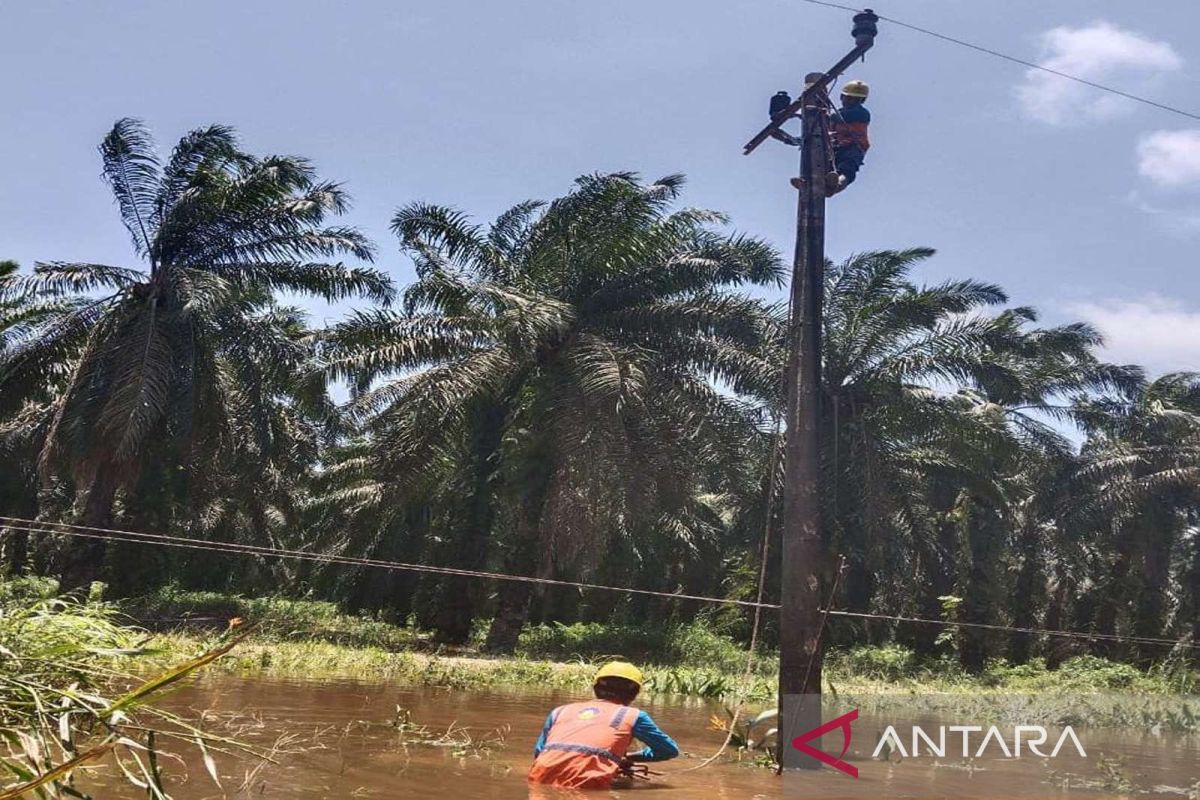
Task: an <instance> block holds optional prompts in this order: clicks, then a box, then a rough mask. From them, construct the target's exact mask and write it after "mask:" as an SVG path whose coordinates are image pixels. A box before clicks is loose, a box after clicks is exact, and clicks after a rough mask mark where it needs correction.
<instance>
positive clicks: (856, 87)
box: [842, 81, 871, 99]
mask: <svg viewBox="0 0 1200 800" xmlns="http://www.w3.org/2000/svg"><path fill="white" fill-rule="evenodd" d="M870 93H871V87H870V86H867V84H866V83H864V82H863V81H846V85H845V86H843V87H842V94H844V95H846V96H847V97H861V98H863V99H866V97H867V95H869V94H870Z"/></svg>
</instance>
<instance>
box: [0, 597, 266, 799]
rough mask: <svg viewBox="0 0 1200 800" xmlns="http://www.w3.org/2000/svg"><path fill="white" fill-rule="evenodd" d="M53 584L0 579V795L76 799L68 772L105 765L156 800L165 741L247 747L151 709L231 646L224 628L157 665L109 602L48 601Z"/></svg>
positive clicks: (202, 747) (168, 743) (142, 633)
mask: <svg viewBox="0 0 1200 800" xmlns="http://www.w3.org/2000/svg"><path fill="white" fill-rule="evenodd" d="M53 588H54V587H53V583H52V582H51V583H47V582H44V581H38V580H35V579H20V580H2V579H0V794H4V796H6V797H7V796H10V795H11V796H14V797H15V796H23V797H24V796H30V797H32V796H35V795H36V796H38V797H64V796H83V795H82V794H79V793H78V792H76V793H74V794H72V793H71V791H72V790H71V784H72V781H73V779H74V778H73V776H74V773H75V772H76V771H77V769H78V768H79V767H80V766H81V765H83V764H85V763H96V762H105V763H107V764H108V766H109V767H111V768H113V769H115V770H117V774H124V775H125V776H126V777H128V778H129V780H130V782H131V783H135V784H140V785H143V788H146V786H147V785H148V786H149V787H152V789H153V792H152V796H155V797H160V796H162V792H161V791H159V790H160V789H161V788H162V781H163V780H164V778H163V776H162V774H161V773H160V772H159V769H158V763H159V759H160V758H166V757H173V756H172V750H171V749H164V747H166V748H175V747H183V748H191V749H199V750H201V751H205V749H206V748H217V749H221V750H224V751H238V752H242V753H246V752H254V751H253V750H250V749H249V748H247V747H245V746H243V745H242V744H240V743H238V742H236V741H233V740H232V739H230V738H227V737H224V736H220V735H216V734H213V733H210V732H207V731H202V730H200V729H198V728H196V727H195V726H194V725H192V724H191V723H189V722H187V721H186V720H183V719H181V718H180V717H178V716H176V715H174V714H171V713H169V712H167V711H164V710H162V709H160V708H158V707H157V706H156V705H155V701H156V699H157V698H158V697H160V696H161V694H162V692H163V691H164V690H167V689H169V688H170V687H171V686H172V685H174V684H176V683H177V682H178V681H180V680H182V679H184V678H185V677H187V676H189V675H191V674H192V673H194V672H195V671H197V670H200V669H203V668H204V667H205V666H207V665H208V664H209V663H211V662H212V661H213V660H215V659H218V658H219V657H220V656H221V655H222V654H223V653H225V652H226V651H227V650H228V649H230V648H232V647H233V646H234V645H235V644H236V639H232V638H230V636H229V635H228V632H227V634H226V635H225V636H224V637H222V636H220V635H218V636H216V637H213V638H214V641H213V642H212V644H211V645H210V646H208V647H206V649H205V651H203V652H200V651H198V649H197V647H195V646H194V645H193V646H192V647H190V648H178V649H177V650H176V651H175V652H173V653H172V656H173V658H172V659H171V661H170V662H169V663H164V662H163V661H162V660H161V658H150V657H148V654H147V652H146V650H145V648H144V646H143V645H144V641H145V639H146V632H145V631H142V630H139V629H137V628H133V627H130V626H129V625H128V624H126V620H125V619H124V618H122V617H121V616H120V615H119V614H118V613H117V611H116V609H115V608H114V607H113V606H111V605H110V604H105V603H100V602H96V601H94V600H87V601H84V600H78V599H73V598H70V597H67V598H62V599H59V598H54V597H48V596H47V594H49V593H50V592H52V591H53ZM127 770H129V771H127ZM134 772H137V773H138V776H140V777H138V776H134V774H133V773H134ZM154 792H157V794H155V793H154Z"/></svg>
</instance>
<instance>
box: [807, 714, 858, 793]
mask: <svg viewBox="0 0 1200 800" xmlns="http://www.w3.org/2000/svg"><path fill="white" fill-rule="evenodd" d="M856 719H858V709H857V708H856V709H854V710H853V711H851V712H849V713H847V714H842V715H841V716H840V717H838V718H837V719H833V720H830V721H829V722H826V723H825V724H824V725H822V726H820V727H819V728H813V729H812V730H811V731H809V732H808V733H802V734H800V735H799V736H797V737H796V738H795V739H792V747H794V748H796V749H797V750H799V751H800V752H801V753H804V754H805V755H809V756H812V757H813V758H815V759H816V760H817V761H820V762H821V763H822V764H828V765H829V766H831V767H833V768H834V769H839V770H841V771H842V772H844V773H846V774H847V775H849V776H850V777H852V778H857V777H858V767H856V766H854V765H853V764H847V763H846V762H845V761H842V758H843V757H845V755H846V751H847V750H849V749H850V723H851V722H854V720H856ZM838 728H841V729H842V752H841V754H840V755H839V756H838V757H837V758H834V757H833V756H831V755H829V754H828V753H826V752H824V751H823V750H818V749H817V748H815V747H813V746H812V745H810V744H809V742H811V741H812V740H813V739H820V738H821V737H822V736H824V735H825V734H827V733H829V732H830V731H832V730H836V729H838Z"/></svg>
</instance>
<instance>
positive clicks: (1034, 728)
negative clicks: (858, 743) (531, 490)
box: [871, 725, 1087, 758]
mask: <svg viewBox="0 0 1200 800" xmlns="http://www.w3.org/2000/svg"><path fill="white" fill-rule="evenodd" d="M983 730H984V729H983V726H981V725H942V726H940V727H939V728H938V729H937V732H938V736H937V740H936V741H935V740H934V739H933V737H931V736H930V735H929V734H928V733H926V732H925V729H924V728H922V727H920V726H919V725H914V726H913V728H912V738H911V739H910V743H911V745H912V747H911V749H909V750H905V749H904V741H903V740H902V739H901V738H900V734H898V733H896V729H895V727H893V726H891V725H888V726H887V729H886V730H884V732H883V736H881V737H879V744H877V745H875V752H874V753H872V754H871V757H872V758H878V757H879V754H880V753H881V752H883V746H884V745H885V744H890V745H891V747H892V748H893V749H894V750H895V751H896V752H898V753H899V754H900V755H902V756H904V757H905V758H909V757H916V756H919V755H920V754H921V742H924V743H925V749H926V750H928V751H929V755H931V756H937V757H939V758H945V757H946V750H947V747H946V732H947V731H949V732H950V733H951V734H961V737H962V750H961V752H960V753H959V754H960V755H961V756H962V757H963V758H972V757H974V758H980V757H982V756H984V755H986V754H987V753H988V752H991V751H989V745H990V744H991V743H993V742H994V743H995V745H996V747H998V748H999V749H1000V752H1002V753H1004V757H1005V758H1021V745H1022V744H1024V745H1025V747H1026V748H1027V749H1028V750H1029V752H1030V753H1032V754H1033V755H1035V756H1037V757H1038V758H1056V757H1057V756H1058V752H1059V751H1060V750H1062V748H1063V745H1064V744H1066V743H1067V740H1070V742H1071V744H1072V745H1073V746H1074V747H1075V752H1077V753H1079V756H1080V758H1087V753H1086V752H1085V751H1084V749H1083V744H1082V743H1081V742H1080V741H1079V737H1078V736H1076V735H1075V731H1074V730H1072V729H1071V726H1070V725H1068V726H1067V727H1065V728H1063V732H1062V733H1061V734H1059V737H1058V741H1057V742H1056V743H1055V745H1054V749H1053V750H1051V751H1050V752H1049V753H1048V754H1047V753H1043V752H1042V751H1041V750H1039V749H1038V748H1039V747H1041V746H1042V745H1044V744H1045V743H1046V740H1047V739H1048V738H1049V736H1050V734H1049V733H1048V732H1047V731H1046V729H1045V728H1044V727H1042V726H1041V725H1018V726H1017V727H1016V728H1014V729H1013V738H1012V747H1011V748H1010V747H1009V746H1008V741H1007V740H1005V738H1004V735H1003V734H1001V733H1000V729H999V728H997V727H996V726H995V725H993V726H991V727H990V728H988V729H987V733H985V734H984V735H983V738H982V739H980V740H979V747H978V748H976V749H974V750H973V749H972V748H971V734H973V733H975V734H978V733H983ZM950 754H951V755H954V752H953V751H951V753H950Z"/></svg>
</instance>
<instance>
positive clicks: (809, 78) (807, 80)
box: [804, 72, 825, 86]
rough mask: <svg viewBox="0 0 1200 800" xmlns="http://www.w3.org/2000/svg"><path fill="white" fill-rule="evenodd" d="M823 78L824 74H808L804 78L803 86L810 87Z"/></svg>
mask: <svg viewBox="0 0 1200 800" xmlns="http://www.w3.org/2000/svg"><path fill="white" fill-rule="evenodd" d="M824 77H825V73H824V72H810V73H808V74H807V75H805V76H804V85H805V86H811V85H812V84H814V83H816V82H817V81H819V80H821V78H824Z"/></svg>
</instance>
